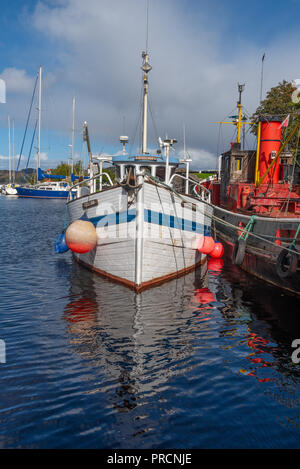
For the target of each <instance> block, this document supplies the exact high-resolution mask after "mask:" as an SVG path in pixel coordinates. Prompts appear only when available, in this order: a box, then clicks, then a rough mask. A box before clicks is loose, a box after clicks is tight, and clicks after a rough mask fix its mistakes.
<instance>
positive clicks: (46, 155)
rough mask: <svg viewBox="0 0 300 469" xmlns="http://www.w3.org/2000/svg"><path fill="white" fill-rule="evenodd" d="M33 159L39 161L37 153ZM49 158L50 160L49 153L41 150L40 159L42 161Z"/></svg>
mask: <svg viewBox="0 0 300 469" xmlns="http://www.w3.org/2000/svg"><path fill="white" fill-rule="evenodd" d="M33 160H34V161H37V154H35V155H34V157H33ZM47 160H48V154H47V153H45V152H42V151H41V153H40V161H41V162H42V161H47Z"/></svg>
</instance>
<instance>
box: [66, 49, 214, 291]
mask: <svg viewBox="0 0 300 469" xmlns="http://www.w3.org/2000/svg"><path fill="white" fill-rule="evenodd" d="M142 57H143V65H142V70H143V83H144V97H143V125H142V151H141V153H140V154H133V155H129V156H127V155H126V154H125V152H123V154H122V155H121V156H115V157H112V164H113V165H114V166H115V168H116V178H115V181H114V182H112V180H111V178H110V176H109V174H108V173H107V172H105V171H103V169H102V161H101V162H100V172H98V173H97V174H95V164H94V163H95V160H93V158H92V153H91V151H90V144H89V138H88V132H87V126H86V125H85V133H84V139H85V140H87V142H88V148H89V155H90V164H89V179H88V180H83V181H80V182H78V183H76V184H75V185H74V186H73V187H72V188H71V191H70V196H69V200H68V202H67V210H68V213H69V221H70V222H71V223H72V222H74V221H76V220H78V219H81V220H89V221H90V222H92V223H93V225H94V226H95V228H96V233H97V242H96V246H95V247H94V248H93V249H92V250H91V251H90V252H87V253H82V254H80V253H74V254H75V258H76V260H77V261H78V262H80V263H81V264H83V265H84V266H86V267H88V268H89V269H92V270H93V271H95V272H98V273H99V274H102V275H104V276H106V277H108V278H110V279H112V280H115V281H117V282H121V283H123V284H125V285H127V286H129V287H131V288H133V289H135V290H136V291H141V290H143V289H145V288H147V287H150V286H154V285H157V284H159V283H162V282H164V281H166V280H169V279H171V278H174V277H178V276H181V275H184V274H186V273H187V272H190V271H192V270H194V269H196V268H197V266H200V265H203V264H204V263H205V262H206V255H204V254H202V253H201V252H200V250H199V246H200V245H201V244H202V243H203V239H204V238H205V237H210V235H211V216H212V207H211V206H210V204H209V202H210V192H209V191H207V189H205V187H203V186H201V185H200V184H197V183H195V181H194V180H192V179H190V178H189V165H190V161H191V160H190V159H183V160H180V159H179V158H177V157H175V156H172V157H171V156H170V148H171V147H172V145H173V144H174V143H176V140H175V139H168V138H167V139H165V140H164V141H163V142H162V141H161V140H160V145H161V148H162V151H161V150H158V152H157V154H149V153H148V151H147V98H148V73H149V71H150V70H151V68H152V67H151V66H150V64H149V57H148V53H147V52H143V54H142ZM120 140H121V143H123V149H124V147H125V144H126V142H127V141H128V138H127V137H121V139H120ZM180 164H184V165H185V167H186V174H185V175H182V173H180V174H177V173H176V172H175V170H176V168H177V167H178V166H179V165H180ZM98 167H99V165H98ZM176 180H177V181H180V182H181V183H182V184H181V186H182V187H181V190H179V189H177V190H175V189H174V183H175V181H176ZM104 181H105V182H106V183H107V184H106V185H104ZM75 189H76V193H75V194H74V191H75Z"/></svg>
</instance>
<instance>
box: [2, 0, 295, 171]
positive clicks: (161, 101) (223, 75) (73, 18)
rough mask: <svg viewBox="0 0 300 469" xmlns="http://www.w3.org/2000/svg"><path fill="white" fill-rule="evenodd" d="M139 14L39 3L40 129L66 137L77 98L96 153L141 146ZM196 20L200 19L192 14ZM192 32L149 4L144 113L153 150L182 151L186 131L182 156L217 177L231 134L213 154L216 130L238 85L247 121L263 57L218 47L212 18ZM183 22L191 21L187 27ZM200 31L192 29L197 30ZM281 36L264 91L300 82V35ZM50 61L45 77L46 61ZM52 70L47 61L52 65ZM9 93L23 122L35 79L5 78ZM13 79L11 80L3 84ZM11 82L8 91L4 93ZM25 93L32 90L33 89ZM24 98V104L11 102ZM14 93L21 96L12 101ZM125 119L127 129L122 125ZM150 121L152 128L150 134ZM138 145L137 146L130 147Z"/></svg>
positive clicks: (178, 6) (175, 8)
mask: <svg viewBox="0 0 300 469" xmlns="http://www.w3.org/2000/svg"><path fill="white" fill-rule="evenodd" d="M145 5H146V2H144V1H141V0H131V1H124V0H114V2H113V7H112V2H111V0H101V2H99V0H86V1H85V2H82V0H57V1H55V0H52V1H51V2H46V1H40V2H38V3H37V7H36V9H35V11H34V14H33V16H32V17H31V18H30V20H31V22H32V26H33V27H34V28H35V30H36V31H38V32H39V33H40V35H41V37H42V38H43V40H44V41H46V42H47V41H48V48H46V49H45V56H44V57H45V67H44V69H43V76H45V80H43V88H44V93H43V103H42V129H46V128H48V129H50V130H56V131H57V130H59V131H62V132H70V130H71V113H72V98H73V96H76V129H77V130H78V134H79V129H80V130H81V128H82V122H83V121H84V120H88V123H89V132H90V137H91V143H92V147H93V148H95V145H94V142H95V141H97V142H101V143H100V144H99V143H97V146H98V147H99V148H102V147H104V148H103V150H102V151H105V148H106V149H107V148H109V153H110V152H111V153H112V152H113V150H112V146H115V148H116V150H118V149H119V148H120V147H118V145H119V135H121V134H123V132H125V134H126V135H128V136H129V142H130V143H129V145H128V146H127V151H128V152H130V150H134V148H136V147H137V146H139V145H140V140H141V128H140V127H138V126H137V116H138V114H139V104H140V92H141V82H142V75H141V70H140V66H141V56H140V54H141V51H142V50H143V49H144V47H145V24H144V23H145ZM198 12H199V10H198ZM197 14H198V15H199V17H197V28H196V27H195V24H190V23H189V22H188V21H191V16H189V17H186V16H185V15H184V14H183V4H182V3H181V2H180V1H177V0H165V1H164V2H162V1H161V0H152V1H151V2H150V22H149V24H150V31H149V47H150V63H151V65H152V66H153V70H152V71H151V73H150V74H149V82H150V105H151V114H149V118H148V123H149V147H153V146H154V145H155V144H156V141H157V140H156V138H157V137H158V135H157V134H156V133H158V134H159V135H160V136H164V135H165V134H166V133H167V134H168V135H169V136H171V137H174V138H177V139H178V141H179V143H178V146H177V149H178V150H179V151H180V149H181V148H182V140H183V139H182V127H183V124H184V125H185V127H186V137H187V139H186V140H187V147H188V148H189V147H190V148H192V149H193V150H191V156H192V157H193V159H194V160H195V162H196V163H197V164H199V165H202V164H203V168H205V167H207V166H206V165H207V164H208V163H209V164H210V165H211V167H212V168H214V167H215V164H216V160H215V158H214V156H213V155H214V154H216V152H217V148H218V146H219V147H220V148H219V149H220V151H223V150H224V149H227V148H228V147H229V144H230V141H231V139H232V135H233V132H234V128H233V126H232V127H231V126H223V130H222V136H221V140H220V142H219V145H218V125H217V124H216V121H218V120H222V119H224V118H225V117H226V116H228V114H230V113H231V111H232V110H233V109H234V108H235V107H236V101H237V82H242V83H244V82H246V89H245V92H244V95H243V100H244V104H245V107H246V109H247V110H249V112H250V113H251V112H253V111H254V110H255V108H256V107H257V105H258V99H259V87H260V60H261V55H262V52H263V51H264V50H265V47H263V46H264V45H263V46H262V47H263V49H262V48H261V46H257V45H256V44H255V43H254V41H253V39H252V36H250V34H249V36H248V39H247V40H239V41H236V46H235V48H234V49H233V50H230V51H228V50H227V49H226V48H225V45H224V38H223V27H222V21H226V19H223V18H217V17H216V18H214V24H213V32H212V31H209V28H208V26H207V24H208V23H207V18H206V17H205V16H204V14H203V16H200V15H202V14H200V13H197ZM187 18H188V19H187ZM195 23H196V22H195ZM282 34H284V37H283V38H282V37H281V38H280V37H279V36H277V40H275V39H274V40H273V42H272V45H271V46H270V47H269V48H268V49H267V50H266V52H267V55H266V60H265V82H264V89H265V90H266V89H269V88H270V87H271V86H274V85H276V84H277V83H278V82H279V81H281V80H282V79H283V78H286V79H288V80H292V79H295V78H297V77H299V76H300V67H299V65H298V62H297V60H295V57H298V54H299V53H298V43H299V35H294V36H293V37H290V36H289V35H288V33H286V31H285V32H283V33H282ZM53 56H55V58H56V61H55V62H54V65H53V63H52V68H51V70H47V57H51V58H52V57H53ZM48 62H49V61H48ZM3 75H6V77H7V86H8V90H9V86H10V91H11V92H13V90H15V91H14V92H15V93H16V96H15V97H14V96H11V99H10V103H8V106H9V107H10V108H11V109H12V114H11V115H15V116H16V117H17V116H18V115H19V116H20V118H22V119H23V121H25V116H26V112H27V110H28V105H29V100H30V95H31V92H32V88H33V81H34V77H29V76H28V75H27V73H26V72H25V71H24V70H16V69H6V70H4V72H3V73H2V75H1V77H2V78H4V76H3ZM9 76H10V77H11V78H10V80H8V78H9ZM9 81H10V85H9ZM29 84H30V86H29ZM22 89H23V92H24V93H25V90H26V93H27V96H26V99H25V98H24V99H23V101H22V100H21V99H20V96H18V95H17V93H20V92H21V90H22ZM18 90H19V91H18ZM124 116H125V129H123V117H124ZM152 116H153V118H154V121H155V127H156V129H157V131H156V130H154V128H153V127H154V126H153V125H152ZM134 136H136V137H135V140H134Z"/></svg>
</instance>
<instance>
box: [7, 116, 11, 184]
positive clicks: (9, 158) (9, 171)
mask: <svg viewBox="0 0 300 469" xmlns="http://www.w3.org/2000/svg"><path fill="white" fill-rule="evenodd" d="M7 121H8V168H9V169H8V180H9V184H11V151H10V117H9V116H8V118H7Z"/></svg>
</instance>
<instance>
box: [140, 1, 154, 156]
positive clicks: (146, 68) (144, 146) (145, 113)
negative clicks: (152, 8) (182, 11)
mask: <svg viewBox="0 0 300 469" xmlns="http://www.w3.org/2000/svg"><path fill="white" fill-rule="evenodd" d="M148 19H149V0H148V1H147V25H146V51H145V52H142V58H143V65H142V67H141V69H142V70H143V72H144V78H143V82H144V99H143V139H142V142H143V143H142V153H143V154H144V153H147V116H148V73H149V72H150V70H151V69H152V67H151V65H150V64H149V55H148Z"/></svg>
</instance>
